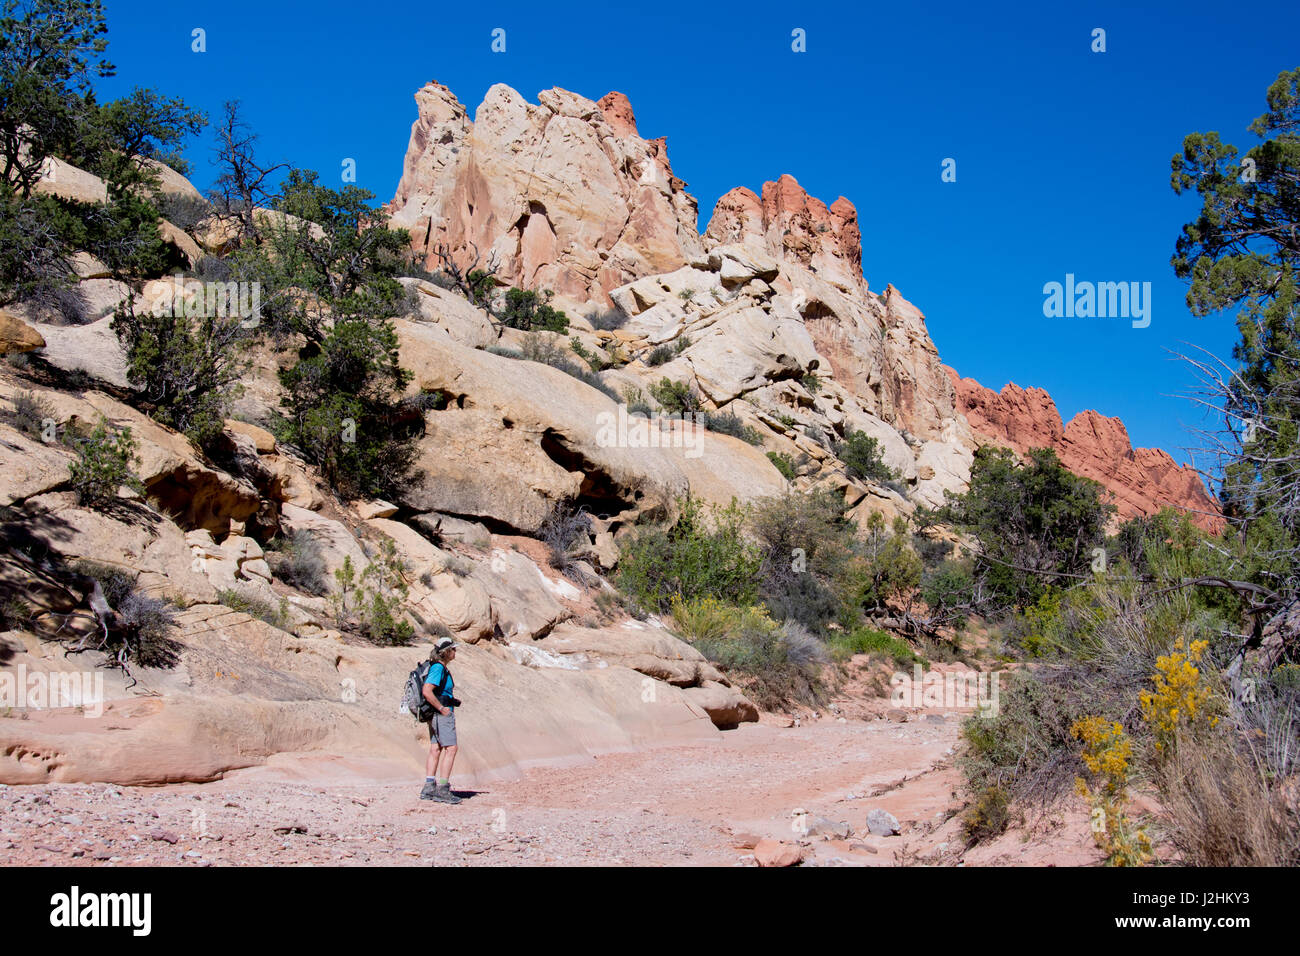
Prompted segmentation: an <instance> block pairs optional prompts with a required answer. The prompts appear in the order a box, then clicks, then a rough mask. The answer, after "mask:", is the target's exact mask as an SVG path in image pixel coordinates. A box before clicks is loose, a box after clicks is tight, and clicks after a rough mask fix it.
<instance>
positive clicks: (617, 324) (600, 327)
mask: <svg viewBox="0 0 1300 956" xmlns="http://www.w3.org/2000/svg"><path fill="white" fill-rule="evenodd" d="M627 319H628V316H627V313H626V312H624V311H623V310H622V309H620V308H618V307H614V308H612V309H597V310H596V311H595V312H592V313H591V315H589V316H587V321H588V322H589V323H590V324H591V327H592V328H593V329H595V330H596V331H598V332H613V331H614V330H615V329H621V328H622V327H623V326H625V325H627Z"/></svg>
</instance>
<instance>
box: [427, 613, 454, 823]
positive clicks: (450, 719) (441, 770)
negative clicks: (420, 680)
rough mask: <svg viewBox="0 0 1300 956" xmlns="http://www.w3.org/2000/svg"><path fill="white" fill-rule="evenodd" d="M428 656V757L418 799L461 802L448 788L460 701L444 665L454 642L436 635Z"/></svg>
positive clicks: (449, 656) (447, 661) (449, 657)
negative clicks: (429, 664)
mask: <svg viewBox="0 0 1300 956" xmlns="http://www.w3.org/2000/svg"><path fill="white" fill-rule="evenodd" d="M429 657H430V659H431V660H433V662H434V663H433V666H432V667H430V668H429V673H428V674H426V675H425V678H424V687H423V693H424V699H425V700H427V701H428V702H429V704H430V705H431V706H432V707H433V710H434V714H433V717H431V718H430V719H429V758H428V759H427V760H426V761H425V764H424V774H425V776H424V789H423V790H421V791H420V799H421V800H437V801H438V802H439V803H460V797H458V796H456V795H455V794H454V793H452V792H451V768H452V764H454V763H455V762H456V707H457V705H459V704H460V701H458V700H457V699H456V697H455V695H454V694H453V693H452V691H453V689H454V688H455V686H456V682H455V681H454V680H452V676H451V670H450V669H449V668H448V666H447V665H448V664H450V663H451V662H452V661H454V660H455V659H456V642H455V641H453V640H452V639H451V638H450V637H443V638H439V639H438V643H436V644H435V645H434V646H433V653H432V654H430V655H429Z"/></svg>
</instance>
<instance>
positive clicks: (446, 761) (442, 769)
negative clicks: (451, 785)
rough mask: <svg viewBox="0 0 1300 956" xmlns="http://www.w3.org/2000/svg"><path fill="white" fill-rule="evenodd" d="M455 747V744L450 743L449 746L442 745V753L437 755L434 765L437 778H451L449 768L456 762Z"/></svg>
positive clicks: (448, 779)
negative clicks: (436, 769)
mask: <svg viewBox="0 0 1300 956" xmlns="http://www.w3.org/2000/svg"><path fill="white" fill-rule="evenodd" d="M456 749H457V748H456V745H455V744H452V745H451V746H450V747H443V748H442V753H440V754H439V755H438V760H437V762H436V764H435V766H436V767H437V768H438V773H437V777H438V779H439V780H447V781H450V780H451V768H452V765H453V764H454V763H455V762H456Z"/></svg>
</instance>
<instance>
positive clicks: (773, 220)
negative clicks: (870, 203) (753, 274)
mask: <svg viewBox="0 0 1300 956" xmlns="http://www.w3.org/2000/svg"><path fill="white" fill-rule="evenodd" d="M705 238H706V239H708V240H712V241H713V242H715V243H746V242H756V243H757V244H758V245H760V246H761V247H763V248H765V249H767V250H768V252H770V253H771V254H772V255H775V256H778V257H779V258H782V259H785V260H786V261H787V262H791V263H797V264H798V265H800V266H803V267H804V268H805V269H807V270H808V271H809V272H811V273H813V274H814V275H817V276H818V277H820V278H822V279H825V280H826V281H827V282H829V283H831V284H832V285H834V286H835V287H836V288H839V289H842V290H843V291H845V292H850V293H863V292H866V291H867V283H866V281H865V280H864V279H863V277H862V232H861V230H860V229H859V228H858V211H857V209H855V208H854V206H853V203H851V202H849V201H848V200H847V199H845V198H844V197H843V196H841V197H840V198H839V199H837V200H835V202H833V203H831V205H830V206H827V205H826V204H825V203H824V202H822V201H821V200H820V199H816V198H814V197H812V196H809V195H808V193H806V192H805V191H804V189H803V187H802V186H800V185H799V183H798V182H797V181H796V180H795V178H794V177H793V176H791V175H789V174H786V175H783V176H781V177H780V178H779V179H778V180H777V181H776V182H774V183H772V182H769V183H764V184H763V195H762V197H761V198H760V197H759V196H756V195H755V194H754V193H753V191H751V190H749V189H746V188H744V187H743V186H741V187H738V188H736V189H733V190H731V192H729V193H727V194H726V195H724V196H723V197H722V198H721V199H719V200H718V204H717V205H716V206H715V207H714V208H713V218H712V219H710V220H709V227H708V229H707V230H706V231H705Z"/></svg>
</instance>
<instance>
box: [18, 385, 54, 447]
mask: <svg viewBox="0 0 1300 956" xmlns="http://www.w3.org/2000/svg"><path fill="white" fill-rule="evenodd" d="M13 403H14V410H13V414H12V420H13V423H14V427H15V428H17V429H18V430H19V431H20V432H23V433H24V434H27V435H31V436H32V437H33V438H37V439H41V440H44V439H45V437H46V435H47V434H49V433H52V432H53V427H52V426H53V424H54V423H55V421H56V420H55V417H54V406H53V405H51V404H50V403H49V402H48V401H47V400H46V399H44V398H42V397H41V396H40V395H37V394H36V393H35V392H17V393H15V394H14V398H13Z"/></svg>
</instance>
